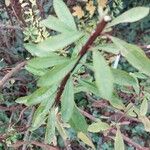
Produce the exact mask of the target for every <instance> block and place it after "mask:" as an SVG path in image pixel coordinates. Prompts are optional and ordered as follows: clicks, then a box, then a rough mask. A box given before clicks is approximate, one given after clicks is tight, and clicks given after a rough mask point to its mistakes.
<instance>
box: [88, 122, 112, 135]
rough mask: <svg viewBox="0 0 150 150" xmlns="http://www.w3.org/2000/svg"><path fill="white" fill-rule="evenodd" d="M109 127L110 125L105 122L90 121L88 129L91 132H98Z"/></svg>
mask: <svg viewBox="0 0 150 150" xmlns="http://www.w3.org/2000/svg"><path fill="white" fill-rule="evenodd" d="M109 128H110V126H109V125H108V124H107V123H105V122H102V121H98V122H95V123H92V124H91V125H89V127H88V131H89V132H92V133H98V132H101V131H105V130H108V129H109Z"/></svg>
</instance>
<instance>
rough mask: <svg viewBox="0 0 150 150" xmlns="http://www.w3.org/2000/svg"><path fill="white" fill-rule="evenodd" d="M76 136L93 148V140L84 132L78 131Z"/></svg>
mask: <svg viewBox="0 0 150 150" xmlns="http://www.w3.org/2000/svg"><path fill="white" fill-rule="evenodd" d="M77 136H78V138H79V139H80V140H81V141H83V142H84V143H85V144H87V145H88V146H90V147H92V149H94V150H95V146H94V144H93V142H92V141H91V139H90V138H89V137H88V136H87V135H86V134H84V133H83V132H79V133H78V135H77Z"/></svg>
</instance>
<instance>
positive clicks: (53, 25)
mask: <svg viewBox="0 0 150 150" xmlns="http://www.w3.org/2000/svg"><path fill="white" fill-rule="evenodd" d="M41 24H42V25H44V26H46V27H47V28H50V29H52V30H55V31H58V32H62V33H63V32H70V31H72V30H73V29H72V28H70V27H69V26H68V25H67V24H65V23H64V22H62V21H61V20H59V19H58V18H56V17H54V16H52V15H49V16H48V18H47V19H45V20H43V21H41Z"/></svg>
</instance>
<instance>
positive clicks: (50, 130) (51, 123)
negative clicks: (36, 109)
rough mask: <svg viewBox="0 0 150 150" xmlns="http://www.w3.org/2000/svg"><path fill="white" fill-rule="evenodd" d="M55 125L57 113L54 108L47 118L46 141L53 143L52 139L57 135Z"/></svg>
mask: <svg viewBox="0 0 150 150" xmlns="http://www.w3.org/2000/svg"><path fill="white" fill-rule="evenodd" d="M55 126H56V115H55V109H54V108H52V109H51V111H50V113H49V115H48V119H47V126H46V132H45V140H44V141H45V143H47V144H51V142H52V140H53V139H54V137H55Z"/></svg>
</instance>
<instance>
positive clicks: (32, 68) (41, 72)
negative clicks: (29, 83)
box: [25, 66, 47, 76]
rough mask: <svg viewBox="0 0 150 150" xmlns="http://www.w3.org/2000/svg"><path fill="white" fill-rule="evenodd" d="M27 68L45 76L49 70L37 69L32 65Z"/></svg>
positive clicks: (26, 67) (37, 74)
mask: <svg viewBox="0 0 150 150" xmlns="http://www.w3.org/2000/svg"><path fill="white" fill-rule="evenodd" d="M25 69H26V70H28V71H29V72H30V73H32V74H34V75H36V76H43V75H44V74H45V73H47V70H45V69H37V68H34V67H32V66H25Z"/></svg>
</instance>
